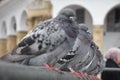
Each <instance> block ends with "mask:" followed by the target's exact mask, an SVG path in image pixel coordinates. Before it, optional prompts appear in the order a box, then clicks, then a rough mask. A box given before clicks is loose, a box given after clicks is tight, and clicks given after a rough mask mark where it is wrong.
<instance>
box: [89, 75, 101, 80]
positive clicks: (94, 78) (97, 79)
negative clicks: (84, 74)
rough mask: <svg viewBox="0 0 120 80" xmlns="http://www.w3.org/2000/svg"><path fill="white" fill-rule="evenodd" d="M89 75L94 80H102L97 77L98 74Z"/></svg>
mask: <svg viewBox="0 0 120 80" xmlns="http://www.w3.org/2000/svg"><path fill="white" fill-rule="evenodd" d="M89 77H90V79H92V80H100V79H99V78H98V77H96V76H94V75H90V76H89Z"/></svg>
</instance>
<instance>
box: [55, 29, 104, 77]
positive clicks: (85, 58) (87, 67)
mask: <svg viewBox="0 0 120 80" xmlns="http://www.w3.org/2000/svg"><path fill="white" fill-rule="evenodd" d="M58 64H59V65H62V66H61V67H60V69H61V70H64V71H68V70H69V68H72V69H74V70H75V71H77V72H84V73H87V74H89V75H97V74H98V73H99V72H101V71H103V68H104V64H105V61H104V59H103V55H102V54H101V52H100V51H99V49H98V46H97V45H96V44H95V43H94V42H93V40H92V38H91V35H90V33H88V32H87V31H86V30H82V29H81V28H80V30H79V34H78V36H77V38H76V41H75V43H74V45H73V47H72V49H71V50H70V51H69V52H68V53H67V54H66V55H65V56H63V57H62V58H61V59H59V60H58V62H57V63H56V66H57V65H58Z"/></svg>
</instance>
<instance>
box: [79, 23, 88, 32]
mask: <svg viewBox="0 0 120 80" xmlns="http://www.w3.org/2000/svg"><path fill="white" fill-rule="evenodd" d="M79 28H80V29H81V30H83V31H87V30H88V27H87V26H86V25H85V24H79Z"/></svg>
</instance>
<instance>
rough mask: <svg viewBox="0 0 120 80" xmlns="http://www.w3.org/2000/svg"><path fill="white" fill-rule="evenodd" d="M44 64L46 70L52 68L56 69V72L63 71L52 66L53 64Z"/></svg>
mask: <svg viewBox="0 0 120 80" xmlns="http://www.w3.org/2000/svg"><path fill="white" fill-rule="evenodd" d="M44 66H45V67H46V68H47V69H48V70H53V71H56V72H58V73H60V74H62V73H63V72H62V71H61V70H60V69H58V68H55V67H53V66H51V65H49V64H44Z"/></svg>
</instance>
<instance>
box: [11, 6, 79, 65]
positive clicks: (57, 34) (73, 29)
mask: <svg viewBox="0 0 120 80" xmlns="http://www.w3.org/2000/svg"><path fill="white" fill-rule="evenodd" d="M74 17H75V13H74V11H73V10H72V9H68V8H66V9H63V10H62V11H61V12H60V13H59V14H58V16H57V17H55V18H53V19H50V20H47V21H44V22H42V23H40V24H39V25H38V26H37V27H36V28H35V29H33V30H32V31H30V32H29V33H28V34H27V35H26V36H25V37H24V38H23V39H22V40H21V41H20V43H19V44H18V45H17V46H16V47H15V48H14V49H13V51H12V54H11V55H13V56H14V55H19V56H20V55H30V57H28V56H27V57H26V58H24V59H23V58H20V59H17V60H15V59H11V60H14V61H13V62H20V63H24V61H25V62H26V60H30V59H31V58H33V57H36V56H38V55H39V56H38V57H39V58H40V59H39V61H40V62H44V61H46V58H45V57H46V55H47V56H48V55H49V56H50V57H49V59H50V61H51V59H53V58H55V57H56V56H59V55H64V54H62V52H63V51H66V50H69V48H71V47H72V46H73V44H74V41H75V39H76V37H77V35H78V33H79V28H78V24H77V23H76V22H75V20H74ZM31 55H32V57H31ZM11 58H13V57H11ZM21 59H22V60H21ZM33 62H34V60H33ZM53 62H54V61H53ZM31 64H32V62H31ZM34 64H35V63H34Z"/></svg>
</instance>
